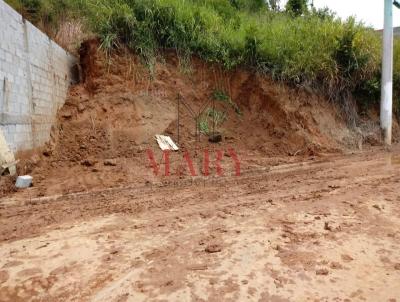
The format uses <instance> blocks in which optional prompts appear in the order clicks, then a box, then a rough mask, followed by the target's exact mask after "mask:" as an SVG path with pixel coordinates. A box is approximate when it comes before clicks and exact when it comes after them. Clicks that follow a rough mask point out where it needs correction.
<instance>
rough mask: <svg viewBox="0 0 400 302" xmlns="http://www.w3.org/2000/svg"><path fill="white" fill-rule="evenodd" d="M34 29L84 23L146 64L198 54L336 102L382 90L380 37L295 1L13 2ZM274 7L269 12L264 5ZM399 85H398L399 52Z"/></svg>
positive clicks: (109, 45)
mask: <svg viewBox="0 0 400 302" xmlns="http://www.w3.org/2000/svg"><path fill="white" fill-rule="evenodd" d="M8 2H9V3H10V4H11V5H13V6H14V7H16V8H17V9H19V10H20V11H22V12H24V14H25V15H28V16H31V19H32V20H33V21H34V22H36V23H42V24H46V23H47V24H51V25H52V26H53V27H57V22H61V21H62V20H65V19H71V18H72V19H73V18H79V19H80V20H84V22H85V24H86V26H87V30H88V31H90V32H93V33H95V34H97V35H99V36H100V38H101V40H102V47H103V48H104V49H107V50H109V49H113V48H115V47H118V46H119V45H121V44H125V45H127V46H128V47H130V48H131V49H132V50H134V51H135V52H137V53H138V54H139V55H140V56H141V57H142V58H143V59H144V60H145V61H146V62H148V63H149V62H152V61H153V60H154V58H155V57H156V56H157V54H158V53H159V50H162V49H170V48H173V49H176V51H177V53H178V54H179V55H180V56H182V57H184V58H189V57H190V56H191V55H192V54H196V55H198V56H199V57H201V58H202V59H204V60H206V61H209V62H216V63H219V64H222V65H223V66H224V67H225V68H227V69H230V68H235V67H238V66H245V67H246V68H251V69H253V70H255V71H257V72H260V73H264V74H268V75H271V76H272V77H274V78H275V79H277V80H283V81H286V82H288V83H292V84H295V85H304V86H309V87H312V88H313V89H315V90H318V91H320V92H322V93H323V94H325V95H326V96H328V97H329V98H331V99H333V100H339V101H342V102H343V101H346V100H348V99H349V98H350V97H351V96H352V95H355V94H356V96H358V97H359V98H360V99H361V100H364V99H366V98H368V97H370V96H374V97H375V95H376V92H377V91H379V87H380V85H379V74H380V58H381V38H380V35H379V34H377V33H376V32H375V31H373V30H372V29H369V28H366V27H365V26H363V25H362V24H358V23H357V22H355V20H353V19H348V20H346V21H342V20H340V19H337V18H335V16H334V14H333V13H332V12H331V11H329V10H328V9H324V10H316V9H314V8H312V9H307V6H304V5H305V3H306V1H305V0H293V1H289V3H288V6H287V7H286V10H287V11H288V12H286V11H281V10H280V9H279V6H278V4H279V1H277V0H269V1H267V2H265V1H264V0H8ZM266 3H268V5H267V4H266ZM395 53H396V64H395V79H396V82H397V83H399V84H400V60H398V59H400V45H399V43H396V51H395Z"/></svg>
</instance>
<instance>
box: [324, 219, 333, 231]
mask: <svg viewBox="0 0 400 302" xmlns="http://www.w3.org/2000/svg"><path fill="white" fill-rule="evenodd" d="M324 230H325V231H330V232H332V227H331V226H329V222H327V221H326V222H325V225H324Z"/></svg>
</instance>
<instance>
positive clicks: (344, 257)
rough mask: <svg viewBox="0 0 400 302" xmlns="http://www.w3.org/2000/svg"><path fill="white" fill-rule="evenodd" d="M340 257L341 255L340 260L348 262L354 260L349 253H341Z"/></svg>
mask: <svg viewBox="0 0 400 302" xmlns="http://www.w3.org/2000/svg"><path fill="white" fill-rule="evenodd" d="M341 257H342V260H343V261H346V262H350V261H353V260H354V258H353V257H351V256H349V255H346V254H344V255H342V256H341Z"/></svg>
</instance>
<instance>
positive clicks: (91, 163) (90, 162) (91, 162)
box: [81, 159, 97, 167]
mask: <svg viewBox="0 0 400 302" xmlns="http://www.w3.org/2000/svg"><path fill="white" fill-rule="evenodd" d="M96 163H97V161H95V160H92V159H85V160H83V161H81V165H82V166H86V167H93V166H94V165H95V164H96Z"/></svg>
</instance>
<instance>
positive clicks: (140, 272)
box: [0, 149, 400, 302]
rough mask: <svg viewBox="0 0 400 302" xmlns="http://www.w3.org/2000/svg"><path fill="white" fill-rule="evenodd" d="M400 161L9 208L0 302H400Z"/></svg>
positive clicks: (372, 157)
mask: <svg viewBox="0 0 400 302" xmlns="http://www.w3.org/2000/svg"><path fill="white" fill-rule="evenodd" d="M399 169H400V152H399V150H398V149H397V150H395V151H393V152H392V153H389V152H385V151H381V150H374V151H373V152H368V153H360V154H355V155H348V156H343V157H337V158H331V159H329V160H322V161H319V162H313V161H310V162H306V163H300V164H293V165H285V166H278V167H275V168H272V169H265V170H262V169H261V170H259V171H254V172H248V173H244V174H243V175H242V176H240V177H228V178H220V179H218V178H216V179H212V180H210V179H208V180H204V179H197V180H195V181H193V182H192V181H187V180H182V181H180V182H179V183H170V184H164V185H147V186H143V187H137V188H135V187H131V188H125V189H112V190H104V191H98V192H92V193H85V194H77V195H68V196H59V197H57V196H54V197H47V198H46V197H45V198H41V199H31V200H27V199H21V200H19V199H18V195H16V197H15V198H12V199H10V198H6V199H3V200H2V201H1V203H0V205H1V208H0V238H1V245H0V301H27V300H32V301H109V302H111V301H396V299H397V301H400V252H399V251H400V211H399V210H398V207H399V202H400V189H399V185H400V170H399Z"/></svg>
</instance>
